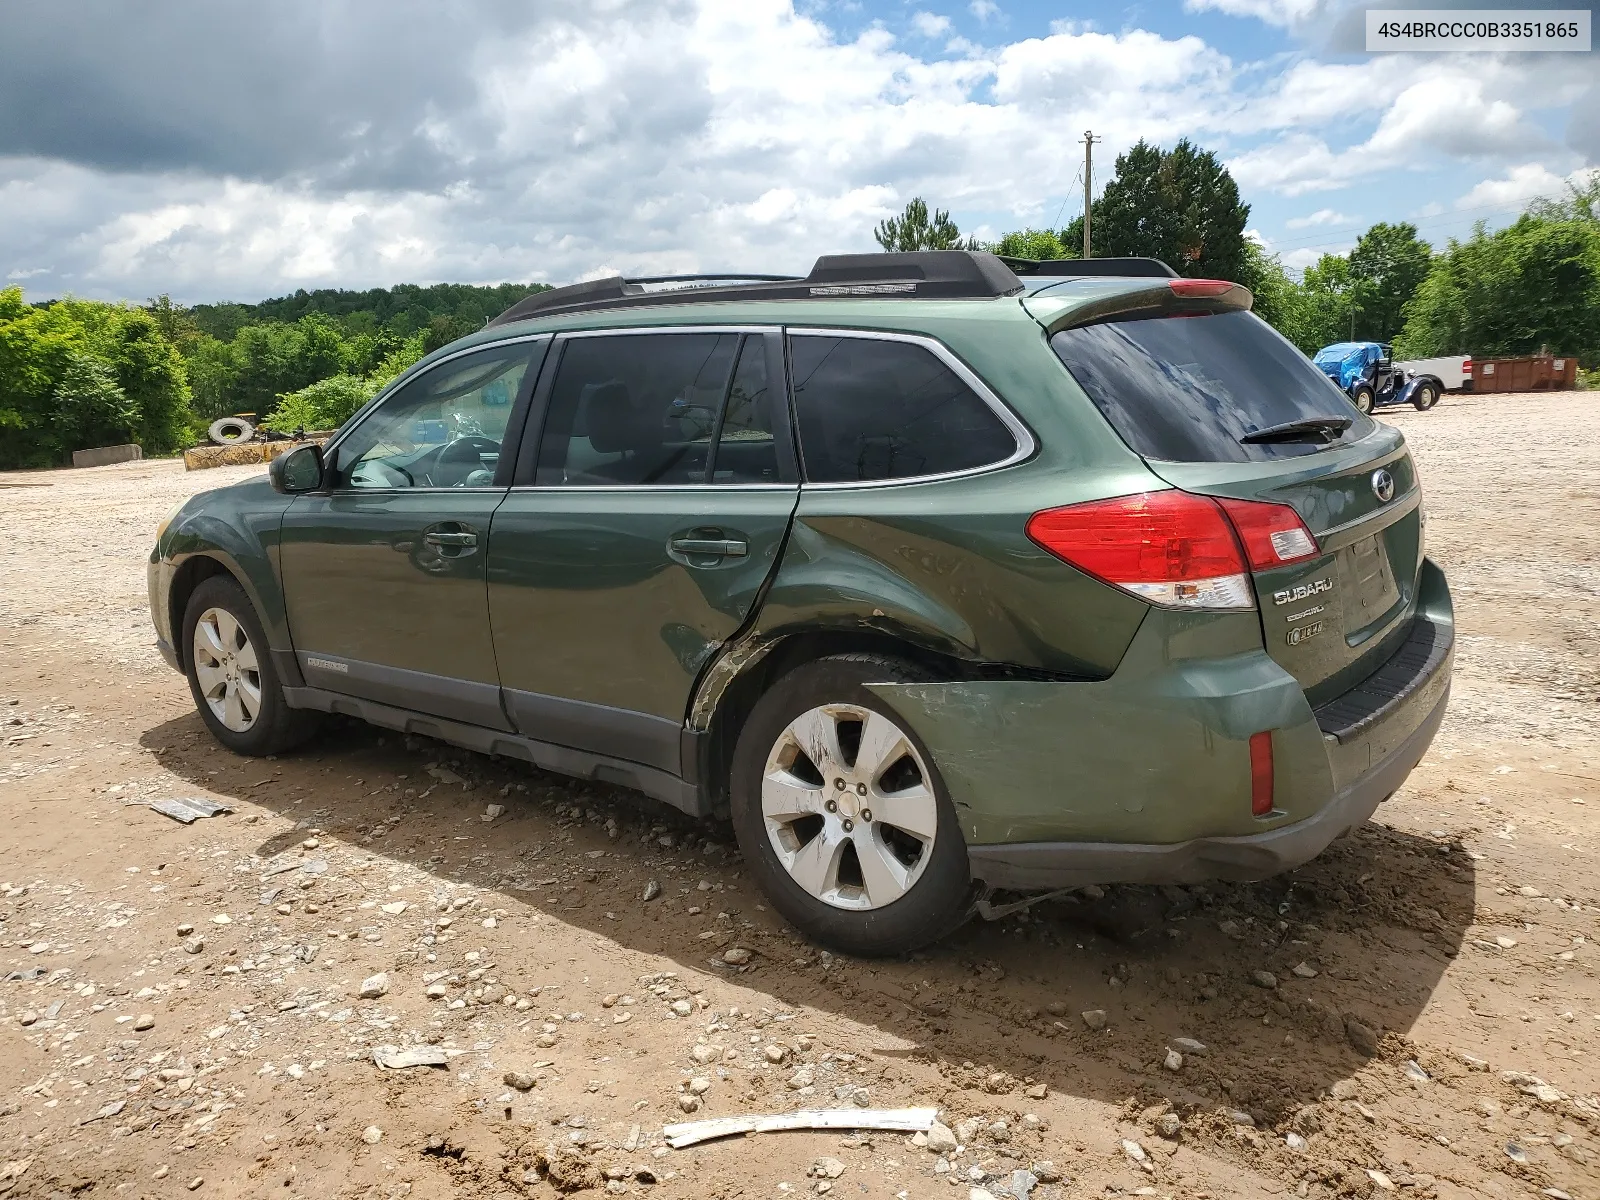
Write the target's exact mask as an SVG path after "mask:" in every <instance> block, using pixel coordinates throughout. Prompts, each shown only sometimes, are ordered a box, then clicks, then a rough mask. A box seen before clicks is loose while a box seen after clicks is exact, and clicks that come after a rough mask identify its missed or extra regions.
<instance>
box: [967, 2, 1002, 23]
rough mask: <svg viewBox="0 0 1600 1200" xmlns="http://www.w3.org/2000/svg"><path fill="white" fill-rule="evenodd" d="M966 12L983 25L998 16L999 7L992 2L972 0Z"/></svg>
mask: <svg viewBox="0 0 1600 1200" xmlns="http://www.w3.org/2000/svg"><path fill="white" fill-rule="evenodd" d="M967 11H968V12H970V13H971V14H972V15H973V16H975V17H977V18H978V20H980V21H983V22H985V23H987V22H989V21H991V20H993V19H994V18H995V17H998V16H999V15H1000V6H999V5H998V4H996V3H995V2H994V0H972V3H971V4H969V5H967Z"/></svg>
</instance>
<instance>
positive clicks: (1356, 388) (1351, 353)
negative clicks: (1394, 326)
mask: <svg viewBox="0 0 1600 1200" xmlns="http://www.w3.org/2000/svg"><path fill="white" fill-rule="evenodd" d="M1311 361H1312V362H1313V363H1314V364H1316V366H1317V368H1318V369H1319V370H1321V372H1322V373H1323V374H1324V375H1326V376H1327V377H1328V378H1329V379H1331V380H1333V382H1334V383H1336V384H1338V385H1339V387H1340V388H1341V389H1343V391H1344V393H1345V395H1347V396H1349V397H1350V400H1351V403H1353V404H1354V405H1355V406H1356V407H1357V408H1358V409H1360V410H1361V411H1362V412H1371V411H1372V410H1373V409H1374V408H1376V407H1378V406H1379V405H1380V404H1407V403H1409V404H1411V405H1413V406H1415V407H1416V408H1417V409H1418V410H1420V411H1422V412H1426V411H1427V410H1428V409H1430V408H1432V407H1433V406H1434V405H1435V404H1437V403H1438V402H1439V397H1440V396H1441V395H1442V394H1443V393H1444V384H1443V383H1442V382H1441V381H1440V379H1439V378H1438V376H1436V375H1422V374H1418V373H1416V372H1414V371H1407V370H1405V369H1403V368H1401V367H1397V366H1395V365H1394V356H1393V354H1392V353H1391V352H1390V349H1389V347H1388V346H1387V345H1385V344H1383V343H1382V342H1335V343H1334V344H1333V345H1331V346H1324V347H1323V348H1322V349H1321V350H1318V351H1317V353H1316V357H1314V358H1313V359H1312V360H1311Z"/></svg>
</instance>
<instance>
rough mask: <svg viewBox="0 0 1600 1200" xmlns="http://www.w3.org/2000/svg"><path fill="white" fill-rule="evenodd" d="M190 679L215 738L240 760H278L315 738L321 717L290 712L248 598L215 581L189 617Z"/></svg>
mask: <svg viewBox="0 0 1600 1200" xmlns="http://www.w3.org/2000/svg"><path fill="white" fill-rule="evenodd" d="M183 638H184V641H183V644H184V645H185V647H187V652H186V654H185V656H184V657H185V662H184V667H185V672H184V673H185V674H186V675H188V677H189V691H190V693H191V694H192V695H193V696H194V704H195V708H196V709H197V710H198V711H199V713H200V719H201V720H202V721H204V722H205V724H206V728H207V729H209V730H210V731H211V736H212V737H214V738H216V739H217V741H219V742H221V743H222V744H223V745H224V746H226V747H227V748H228V749H229V750H232V751H233V752H234V753H235V754H246V755H251V756H260V755H266V754H278V753H280V752H282V751H284V750H288V749H291V748H292V747H294V746H297V745H299V744H300V743H301V742H303V741H305V740H306V738H308V737H309V736H310V735H311V734H312V733H313V732H314V731H315V716H314V714H312V713H307V712H300V711H297V710H295V709H292V708H290V707H289V704H288V701H287V700H285V699H284V695H283V687H282V685H281V684H280V682H279V680H278V672H277V671H276V670H275V669H274V667H273V665H272V653H271V651H270V650H269V649H268V647H267V636H266V634H265V633H264V632H263V631H262V628H261V621H260V619H259V618H258V617H257V616H256V610H255V607H254V606H253V605H252V604H251V603H250V599H249V597H247V596H246V595H245V594H244V589H243V588H241V587H240V586H239V585H238V584H237V583H236V582H234V581H233V580H232V579H231V578H226V577H224V576H221V575H213V576H212V577H211V578H209V579H206V580H204V581H203V582H202V583H201V584H200V586H199V587H197V588H195V590H194V594H193V595H192V596H190V597H189V603H188V606H187V607H186V608H185V609H184V613H183Z"/></svg>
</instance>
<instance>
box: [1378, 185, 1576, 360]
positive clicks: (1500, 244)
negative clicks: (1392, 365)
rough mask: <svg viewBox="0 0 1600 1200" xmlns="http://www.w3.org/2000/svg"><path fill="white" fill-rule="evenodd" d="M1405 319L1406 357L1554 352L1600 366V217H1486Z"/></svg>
mask: <svg viewBox="0 0 1600 1200" xmlns="http://www.w3.org/2000/svg"><path fill="white" fill-rule="evenodd" d="M1545 211H1549V210H1545ZM1557 211H1559V210H1557ZM1405 317H1406V323H1405V328H1404V330H1403V332H1402V334H1401V337H1400V338H1399V339H1397V349H1398V350H1399V351H1400V352H1401V353H1403V354H1405V355H1407V356H1411V355H1418V356H1427V355H1432V354H1477V355H1484V356H1488V355H1496V354H1532V353H1535V352H1537V351H1539V350H1541V349H1549V350H1551V351H1554V352H1555V353H1557V354H1575V355H1577V356H1578V358H1579V360H1580V361H1581V362H1583V363H1584V365H1585V366H1593V365H1595V364H1596V363H1597V362H1600V221H1595V220H1592V219H1587V218H1582V219H1550V218H1548V217H1542V216H1539V215H1536V214H1535V213H1531V212H1530V213H1524V214H1523V215H1522V216H1521V217H1519V218H1518V219H1517V221H1516V222H1515V223H1514V224H1512V225H1509V226H1507V227H1506V228H1504V229H1500V230H1496V231H1495V232H1494V233H1490V232H1488V230H1487V229H1486V228H1485V227H1484V226H1483V225H1482V224H1481V223H1480V224H1479V225H1478V226H1477V228H1475V229H1474V230H1473V233H1472V237H1470V238H1469V239H1467V240H1466V241H1464V242H1461V241H1456V240H1454V239H1452V240H1451V242H1450V245H1449V247H1448V249H1446V251H1445V252H1444V253H1443V254H1442V255H1440V256H1439V257H1438V258H1437V259H1435V260H1434V266H1433V270H1432V271H1431V272H1430V273H1429V275H1428V278H1427V279H1426V280H1425V281H1424V283H1423V284H1422V286H1421V287H1420V288H1419V289H1418V290H1417V294H1416V296H1415V297H1414V298H1413V300H1412V302H1411V304H1410V305H1408V306H1407V308H1406V312H1405Z"/></svg>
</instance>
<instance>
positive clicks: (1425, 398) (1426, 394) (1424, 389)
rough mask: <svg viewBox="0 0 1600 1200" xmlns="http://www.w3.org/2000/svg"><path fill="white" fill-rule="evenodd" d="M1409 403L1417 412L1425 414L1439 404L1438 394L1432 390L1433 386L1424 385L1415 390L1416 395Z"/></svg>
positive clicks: (1429, 384)
mask: <svg viewBox="0 0 1600 1200" xmlns="http://www.w3.org/2000/svg"><path fill="white" fill-rule="evenodd" d="M1411 403H1412V404H1415V405H1416V406H1417V411H1418V412H1427V411H1428V410H1429V409H1430V408H1432V407H1433V406H1434V405H1435V404H1437V403H1439V393H1438V392H1437V391H1435V390H1434V387H1433V384H1431V383H1425V384H1423V385H1422V386H1421V387H1419V388H1418V389H1417V394H1416V395H1415V396H1413V397H1412V398H1411Z"/></svg>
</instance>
